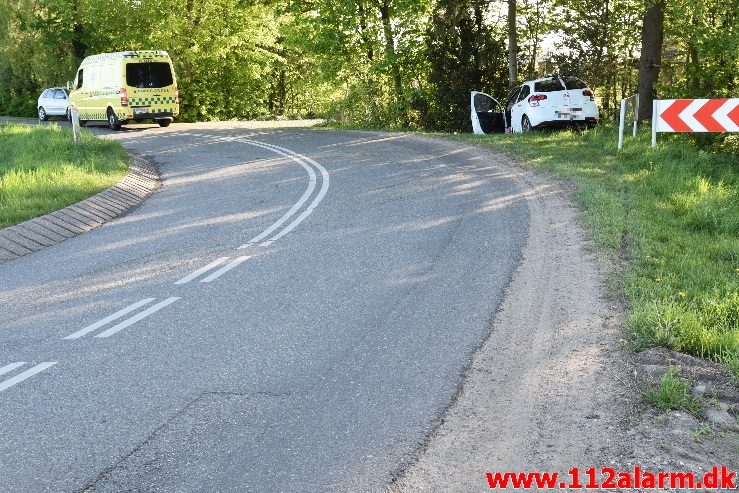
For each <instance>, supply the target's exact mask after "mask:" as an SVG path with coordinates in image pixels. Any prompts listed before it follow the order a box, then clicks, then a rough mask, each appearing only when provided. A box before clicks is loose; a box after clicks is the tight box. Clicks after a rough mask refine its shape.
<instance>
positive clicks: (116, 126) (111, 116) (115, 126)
mask: <svg viewBox="0 0 739 493" xmlns="http://www.w3.org/2000/svg"><path fill="white" fill-rule="evenodd" d="M108 128H110V129H111V130H120V129H121V121H120V120H119V119H118V116H116V114H115V112H114V111H113V110H111V109H108Z"/></svg>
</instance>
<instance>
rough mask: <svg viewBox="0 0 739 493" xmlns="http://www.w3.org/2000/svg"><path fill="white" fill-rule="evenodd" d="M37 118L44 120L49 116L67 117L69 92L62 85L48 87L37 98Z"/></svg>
mask: <svg viewBox="0 0 739 493" xmlns="http://www.w3.org/2000/svg"><path fill="white" fill-rule="evenodd" d="M36 108H37V109H38V118H39V120H42V121H46V120H48V119H49V117H50V116H66V117H69V113H68V108H69V92H67V89H66V88H64V87H50V88H49V89H47V90H45V91H44V92H42V93H41V96H39V98H38V105H37V106H36Z"/></svg>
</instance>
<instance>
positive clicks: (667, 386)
mask: <svg viewBox="0 0 739 493" xmlns="http://www.w3.org/2000/svg"><path fill="white" fill-rule="evenodd" d="M645 398H646V400H647V402H649V403H650V404H652V405H653V406H654V407H656V408H657V409H659V410H660V411H672V410H679V409H682V410H684V411H687V412H689V413H690V414H692V415H693V416H696V417H700V416H701V415H702V414H703V409H704V408H703V403H702V402H701V401H700V399H698V398H697V397H693V396H692V395H691V394H690V384H689V383H688V382H687V381H686V380H684V379H682V378H680V376H679V375H678V373H677V370H676V369H675V368H670V369H669V370H668V371H667V373H665V374H664V375H663V376H662V380H660V382H659V385H657V386H656V387H654V388H651V389H649V390H647V392H646V393H645Z"/></svg>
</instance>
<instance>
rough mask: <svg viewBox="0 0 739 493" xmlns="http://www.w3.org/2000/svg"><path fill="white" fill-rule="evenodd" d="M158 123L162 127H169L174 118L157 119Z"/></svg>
mask: <svg viewBox="0 0 739 493" xmlns="http://www.w3.org/2000/svg"><path fill="white" fill-rule="evenodd" d="M157 123H158V124H159V126H160V127H169V124H170V123H172V120H157Z"/></svg>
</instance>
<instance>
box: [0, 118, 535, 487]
mask: <svg viewBox="0 0 739 493" xmlns="http://www.w3.org/2000/svg"><path fill="white" fill-rule="evenodd" d="M102 133H105V134H107V135H109V137H110V138H115V139H117V140H119V141H120V142H121V143H122V144H123V145H124V146H125V147H126V148H127V149H129V150H130V151H131V152H134V153H138V154H142V155H145V156H147V157H149V158H151V159H153V160H155V161H156V162H157V163H158V165H159V168H160V171H161V175H162V183H163V187H162V188H161V189H160V190H159V191H158V192H157V193H156V194H154V195H153V196H152V197H150V198H149V199H148V201H147V202H145V203H144V204H143V205H142V206H141V207H139V208H138V209H136V210H135V211H133V212H131V213H129V214H128V215H126V216H124V217H122V218H119V219H117V220H115V221H113V222H111V223H109V224H106V225H105V226H103V227H101V228H99V229H97V230H94V231H92V232H90V233H87V234H84V235H81V236H78V237H76V238H72V239H70V240H68V241H66V242H64V243H61V244H58V245H54V246H52V247H50V248H48V249H46V250H43V251H40V252H36V253H33V254H31V255H28V256H26V257H22V258H19V259H16V260H13V261H10V262H7V263H5V264H1V265H0V325H1V329H0V467H1V470H2V474H0V491H3V492H7V493H10V492H24V493H25V492H31V491H32V492H38V493H41V492H54V493H58V492H81V491H90V492H92V491H94V492H123V491H136V492H138V491H141V492H144V491H147V492H148V491H163V492H170V491H171V492H175V491H218V492H243V491H265V492H279V491H304V492H314V491H315V492H323V491H349V490H351V491H383V490H385V488H386V487H387V485H388V484H389V482H390V480H391V479H392V477H393V474H395V473H396V472H397V471H399V470H400V469H402V468H403V467H404V465H405V464H406V463H407V462H408V461H410V460H411V459H412V458H413V457H414V456H415V454H417V452H418V449H419V447H420V446H421V445H422V444H423V442H424V440H425V438H426V437H427V436H428V434H429V433H430V432H431V431H432V430H433V428H434V426H435V424H436V423H437V421H438V419H439V417H440V416H441V415H442V413H443V412H444V410H445V409H446V408H447V407H448V406H449V404H450V403H451V402H452V400H453V399H454V396H455V393H456V392H457V390H458V388H459V385H460V379H461V375H462V373H463V371H464V369H465V367H466V366H467V365H468V363H469V361H470V358H471V356H472V354H473V352H474V351H475V349H476V348H478V347H479V346H480V345H481V344H482V343H483V342H484V341H485V340H486V338H487V337H488V335H489V334H490V330H491V321H492V319H493V318H494V316H495V313H496V310H497V308H498V306H499V304H500V302H501V300H502V297H503V292H504V290H505V288H506V286H507V284H508V283H509V280H510V278H511V275H512V273H513V271H514V269H515V268H516V266H517V264H518V262H519V260H520V256H521V249H522V247H523V245H524V243H525V240H526V233H527V224H528V210H527V206H526V202H525V201H524V200H523V198H522V192H525V190H524V188H525V185H523V184H522V183H521V182H520V181H518V180H517V178H516V177H515V174H514V173H512V172H511V170H510V169H509V168H508V167H507V163H506V162H505V161H504V160H503V158H496V157H495V156H492V157H491V155H490V154H487V153H485V152H483V151H480V150H476V149H474V148H470V147H465V146H464V145H462V144H456V143H448V142H443V141H437V140H432V139H428V138H422V137H414V136H407V135H401V134H385V133H372V132H334V131H331V132H329V131H320V130H311V129H299V128H248V126H246V125H238V124H214V125H207V124H198V125H184V124H183V125H177V124H175V125H172V126H171V127H169V128H167V129H160V128H155V127H153V126H147V125H142V126H134V127H131V128H130V129H129V130H126V131H123V132H120V133H116V134H108V133H107V132H106V131H102Z"/></svg>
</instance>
